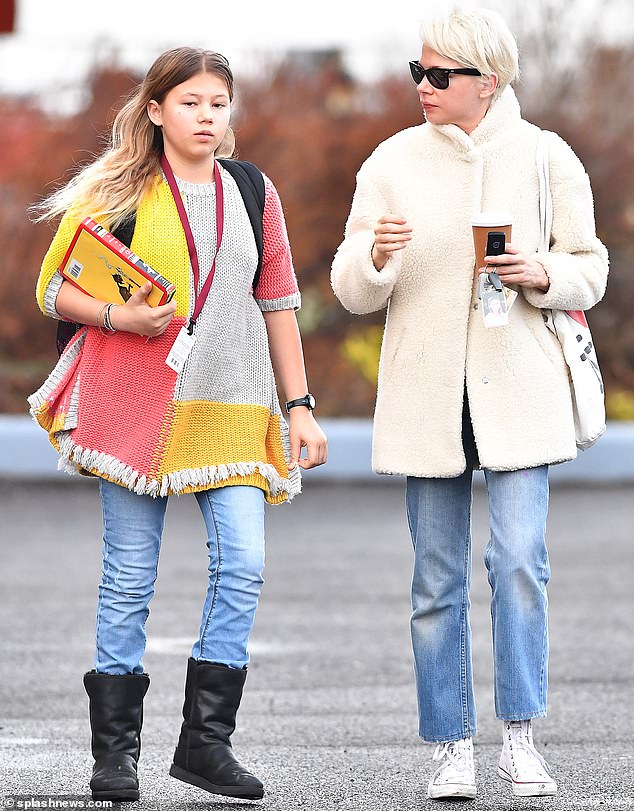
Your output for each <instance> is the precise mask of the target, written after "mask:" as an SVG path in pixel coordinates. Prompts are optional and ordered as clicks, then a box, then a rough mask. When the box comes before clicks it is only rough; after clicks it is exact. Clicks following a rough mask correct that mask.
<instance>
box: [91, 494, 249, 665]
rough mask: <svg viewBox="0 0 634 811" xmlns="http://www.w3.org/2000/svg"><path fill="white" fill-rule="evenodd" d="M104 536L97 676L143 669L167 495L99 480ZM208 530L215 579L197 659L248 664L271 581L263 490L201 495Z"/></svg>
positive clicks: (195, 652)
mask: <svg viewBox="0 0 634 811" xmlns="http://www.w3.org/2000/svg"><path fill="white" fill-rule="evenodd" d="M100 492H101V502H102V509H103V524H104V540H103V567H102V579H101V584H100V586H99V599H98V603H97V652H96V663H95V667H96V670H97V672H98V673H108V674H110V675H121V674H125V673H143V661H142V658H143V654H144V652H145V644H146V635H145V622H146V620H147V617H148V614H149V603H150V599H151V597H152V595H153V594H154V582H155V580H156V575H157V570H158V560H159V551H160V548H161V538H162V535H163V522H164V518H165V511H166V509H167V501H168V500H167V498H152V497H151V496H140V495H137V494H136V493H133V492H131V491H130V490H128V489H127V488H125V487H120V486H119V485H117V484H113V483H112V482H109V481H106V480H105V479H101V480H100ZM195 496H196V500H197V501H198V505H199V507H200V510H201V512H202V515H203V519H204V521H205V526H206V528H207V536H208V538H207V547H208V550H209V583H208V588H207V596H206V599H205V603H204V606H203V612H202V619H201V623H200V631H199V637H198V640H197V641H196V643H195V644H194V646H193V649H192V656H193V658H194V659H201V660H204V661H210V662H218V663H221V664H226V665H229V667H234V668H243V667H245V666H246V665H247V663H248V661H249V656H248V653H247V643H248V640H249V635H250V633H251V628H252V627H253V620H254V618H255V610H256V608H257V604H258V598H259V595H260V588H261V585H262V583H263V582H264V581H263V579H262V571H263V569H264V492H263V491H262V490H260V489H259V488H257V487H246V486H241V485H237V486H230V487H219V488H217V489H213V490H204V491H203V492H200V493H196V494H195Z"/></svg>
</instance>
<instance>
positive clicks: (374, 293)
mask: <svg viewBox="0 0 634 811" xmlns="http://www.w3.org/2000/svg"><path fill="white" fill-rule="evenodd" d="M365 166H366V165H365V164H364V166H362V167H361V169H360V170H359V173H358V175H357V188H356V190H355V193H354V197H353V200H352V208H351V210H350V215H349V216H348V221H347V223H346V230H345V236H344V240H343V242H342V243H341V245H340V246H339V248H338V250H337V253H336V255H335V258H334V261H333V264H332V273H331V277H330V280H331V284H332V289H333V290H334V292H335V295H336V296H337V298H338V299H339V301H340V302H341V303H342V304H343V306H344V307H345V308H346V309H347V310H350V312H352V313H358V314H360V315H361V314H365V313H372V312H375V311H376V310H380V309H382V308H383V307H385V306H386V305H387V303H388V300H389V298H390V296H391V295H392V290H393V289H394V285H395V283H396V280H397V279H398V276H399V273H400V269H401V261H402V260H401V254H402V251H395V252H394V253H393V254H392V255H391V256H390V258H389V259H388V260H387V262H386V263H385V266H384V267H383V269H382V270H380V271H378V270H377V269H376V268H375V267H374V262H373V261H372V256H371V253H372V246H373V244H374V227H375V225H376V222H377V220H378V219H379V217H382V216H383V215H385V214H387V213H388V212H389V211H390V208H389V206H388V204H387V202H386V200H385V198H384V196H383V195H382V194H381V192H380V191H379V189H377V187H376V185H375V184H374V183H373V182H372V180H371V179H370V178H369V177H368V173H367V171H366V169H365Z"/></svg>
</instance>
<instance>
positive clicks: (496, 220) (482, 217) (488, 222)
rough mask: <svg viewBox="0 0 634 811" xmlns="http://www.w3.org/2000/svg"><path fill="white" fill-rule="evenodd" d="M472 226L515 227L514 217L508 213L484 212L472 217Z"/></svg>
mask: <svg viewBox="0 0 634 811" xmlns="http://www.w3.org/2000/svg"><path fill="white" fill-rule="evenodd" d="M471 225H479V226H481V227H483V228H495V227H496V226H498V225H513V215H512V214H509V212H508V211H483V212H482V213H481V214H474V215H473V217H471Z"/></svg>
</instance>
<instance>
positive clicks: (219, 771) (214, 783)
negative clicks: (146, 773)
mask: <svg viewBox="0 0 634 811" xmlns="http://www.w3.org/2000/svg"><path fill="white" fill-rule="evenodd" d="M246 677H247V671H246V670H236V669H234V668H231V667H227V666H226V665H220V664H215V663H214V662H197V661H196V660H195V659H189V661H188V662H187V681H186V682H185V703H184V704H183V718H184V719H185V720H184V721H183V726H182V728H181V734H180V738H179V740H178V746H177V747H176V751H175V752H174V762H173V763H172V767H171V769H170V774H171V775H172V777H176V778H178V779H179V780H183V781H184V782H185V783H191V785H193V786H198V787H199V788H204V789H205V790H206V791H209V792H211V793H212V794H224V795H227V796H229V797H241V798H243V799H246V800H259V799H260V797H262V796H263V795H264V788H263V786H262V783H261V782H260V781H259V780H258V778H257V777H255V776H254V775H252V774H251V773H250V772H248V771H247V770H246V769H245V768H244V767H243V766H241V765H240V764H239V763H238V761H237V760H236V758H235V756H234V754H233V751H232V749H231V742H230V740H229V736H230V735H231V733H232V732H233V730H234V729H235V726H236V713H237V711H238V707H239V706H240V699H241V698H242V688H243V687H244V681H245V679H246Z"/></svg>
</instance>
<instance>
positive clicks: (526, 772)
mask: <svg viewBox="0 0 634 811" xmlns="http://www.w3.org/2000/svg"><path fill="white" fill-rule="evenodd" d="M548 769H549V766H548V764H547V763H546V761H545V760H544V758H543V757H542V756H541V755H540V754H539V752H538V751H537V749H535V746H534V744H533V731H532V729H531V722H530V721H505V722H504V745H503V746H502V754H501V755H500V765H499V766H498V774H499V775H500V777H501V778H502V780H506V781H507V782H509V783H510V784H511V786H512V788H513V794H515V796H516V797H548V796H550V795H552V794H556V793H557V783H555V781H554V780H553V778H552V777H551V776H550V774H549V773H548Z"/></svg>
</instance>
